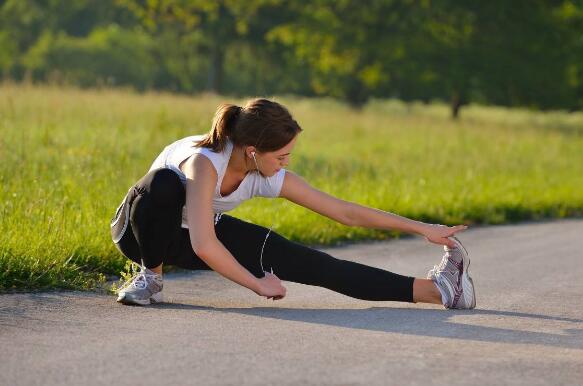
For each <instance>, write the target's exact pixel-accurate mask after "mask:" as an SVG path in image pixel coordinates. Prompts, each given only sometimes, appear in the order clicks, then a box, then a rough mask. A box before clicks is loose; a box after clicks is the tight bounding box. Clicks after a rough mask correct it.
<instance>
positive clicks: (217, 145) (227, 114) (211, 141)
mask: <svg viewBox="0 0 583 386" xmlns="http://www.w3.org/2000/svg"><path fill="white" fill-rule="evenodd" d="M240 112H241V108H240V107H239V106H235V105H231V104H222V105H220V106H219V108H218V109H217V111H216V113H215V116H214V118H213V125H212V127H211V131H210V132H209V133H208V134H207V135H206V136H205V137H204V138H203V139H202V140H201V141H200V142H198V143H197V144H196V146H198V147H207V148H210V149H212V150H213V151H214V152H217V153H218V152H221V151H223V149H224V148H225V144H226V143H227V138H228V137H229V134H230V133H231V132H232V131H233V127H234V126H235V123H236V120H237V117H238V115H239V113H240Z"/></svg>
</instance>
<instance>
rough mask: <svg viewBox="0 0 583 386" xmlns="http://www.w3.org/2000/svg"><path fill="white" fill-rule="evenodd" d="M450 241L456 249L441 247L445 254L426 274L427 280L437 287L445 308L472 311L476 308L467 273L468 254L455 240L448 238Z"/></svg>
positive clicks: (471, 285) (470, 280) (474, 295)
mask: <svg viewBox="0 0 583 386" xmlns="http://www.w3.org/2000/svg"><path fill="white" fill-rule="evenodd" d="M450 240H452V241H453V242H454V243H455V244H456V247H455V248H449V247H448V246H444V247H443V249H444V250H445V254H444V255H443V258H442V259H441V262H440V263H439V265H436V266H434V267H433V269H432V270H430V271H429V272H428V273H427V278H428V279H431V280H433V282H434V283H435V285H436V286H437V289H438V290H439V292H440V293H441V300H442V302H443V305H444V306H445V308H456V309H472V308H474V307H476V293H475V291H474V282H473V280H472V278H471V277H470V275H469V273H468V268H469V266H470V259H469V257H468V252H467V251H466V249H465V248H464V246H463V245H462V243H461V242H460V241H459V240H458V239H457V238H455V237H450Z"/></svg>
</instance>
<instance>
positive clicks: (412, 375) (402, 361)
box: [0, 220, 583, 385]
mask: <svg viewBox="0 0 583 386" xmlns="http://www.w3.org/2000/svg"><path fill="white" fill-rule="evenodd" d="M582 230H583V220H568V221H558V222H548V223H536V224H523V225H512V226H500V227H484V228H476V229H470V230H468V231H466V232H464V233H463V234H461V239H462V241H464V243H465V244H466V246H467V248H468V250H469V252H470V258H471V259H472V267H471V268H472V269H471V272H472V276H473V277H474V282H475V284H476V290H477V296H478V308H477V309H476V310H474V311H448V310H444V309H441V308H440V307H438V306H433V305H414V304H405V303H391V302H368V301H361V300H355V299H351V298H349V297H346V296H344V295H340V294H336V293H334V292H332V291H329V290H326V289H322V288H317V287H310V286H304V285H301V284H296V283H286V286H287V288H288V296H287V297H286V298H285V299H284V300H281V301H278V302H273V301H269V300H266V299H263V298H260V297H258V296H256V295H255V294H253V293H252V292H250V291H249V290H247V289H245V288H242V287H239V286H237V285H236V284H233V283H231V282H228V281H227V280H225V279H222V278H221V277H219V276H218V275H217V274H215V273H213V272H194V273H186V274H174V275H168V276H167V277H166V281H165V292H166V293H167V297H168V298H169V300H170V302H169V303H167V304H161V305H157V306H154V307H149V308H142V307H129V306H122V305H119V304H117V303H115V301H114V298H112V297H110V296H106V295H103V294H95V293H80V292H59V293H43V294H14V295H3V296H0V345H1V347H2V350H0V384H2V385H34V384H39V385H81V384H82V385H93V384H95V385H97V384H111V385H113V384H115V385H130V384H131V385H136V384H141V385H142V384H144V385H162V384H171V383H173V384H199V385H214V384H225V385H228V384H233V385H255V384H261V385H274V384H278V385H288V384H289V385H296V384H317V385H328V384H332V385H371V384H376V385H386V384H399V385H428V384H448V385H467V384H470V383H471V384H477V385H482V384H484V385H485V384H506V385H508V384H516V385H551V384H552V385H561V384H565V385H567V384H571V385H573V384H581V382H582V380H583V252H582V251H583V232H582ZM325 251H326V252H328V253H331V254H332V255H335V256H337V257H341V258H346V259H354V260H357V261H361V262H364V263H367V264H371V265H374V266H378V267H381V268H385V269H389V270H392V271H394V272H399V273H404V274H410V275H417V276H423V275H424V274H425V272H426V271H427V269H428V268H430V267H431V266H433V264H435V263H437V262H438V261H439V260H440V257H441V251H440V250H439V247H438V246H434V245H432V244H429V243H427V242H425V241H424V240H422V239H420V238H411V239H403V240H398V241H391V242H376V243H367V244H359V245H352V246H348V247H342V248H330V249H326V250H325Z"/></svg>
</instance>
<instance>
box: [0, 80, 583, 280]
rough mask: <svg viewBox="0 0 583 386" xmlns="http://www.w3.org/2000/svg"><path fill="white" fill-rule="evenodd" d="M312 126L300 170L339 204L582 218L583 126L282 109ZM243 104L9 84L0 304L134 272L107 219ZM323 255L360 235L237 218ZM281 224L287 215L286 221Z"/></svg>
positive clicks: (282, 205) (1, 124)
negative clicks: (170, 159) (173, 150)
mask: <svg viewBox="0 0 583 386" xmlns="http://www.w3.org/2000/svg"><path fill="white" fill-rule="evenodd" d="M277 99H278V100H279V101H281V102H283V103H284V104H286V105H287V106H288V107H289V108H290V110H291V111H292V113H293V114H294V115H295V117H296V119H297V120H298V121H299V122H300V124H301V125H302V127H303V128H304V132H303V133H302V134H301V136H300V139H299V141H298V142H297V145H296V148H295V151H294V154H293V155H292V161H291V164H290V166H289V169H290V170H293V171H295V172H297V173H299V174H300V175H302V176H304V177H305V178H306V179H307V180H308V181H310V182H311V183H312V184H313V185H314V186H316V187H317V188H320V189H322V190H324V191H326V192H329V193H331V194H333V195H336V196H338V197H340V198H343V199H346V200H350V201H355V202H359V203H362V204H365V205H369V206H373V207H377V208H380V209H383V210H387V211H391V212H394V213H398V214H401V215H404V216H407V217H411V218H414V219H419V220H423V221H428V222H435V223H443V224H457V223H469V224H476V223H488V224H500V223H507V222H513V221H520V220H527V219H542V218H557V217H567V216H578V215H581V214H582V213H583V194H581V192H583V114H581V113H577V114H567V113H564V112H552V113H540V112H531V111H528V110H519V109H504V108H497V107H480V106H469V107H467V108H465V109H463V110H462V117H461V119H460V120H459V121H452V120H451V119H450V118H449V110H448V107H447V106H445V105H441V104H430V105H422V104H403V103H401V102H399V101H373V102H370V103H369V104H368V105H367V106H366V107H365V108H364V109H363V110H361V111H354V110H350V109H348V108H347V107H346V106H344V105H343V104H340V103H337V102H334V101H332V100H329V99H298V98H294V97H280V98H277ZM223 101H230V102H243V101H242V100H239V101H237V100H234V99H232V98H226V97H218V96H214V95H201V96H198V97H185V96H176V95H170V94H157V93H148V94H142V95H140V94H135V93H132V92H129V91H123V90H92V91H81V90H76V89H61V88H56V87H33V86H16V85H10V84H5V85H2V86H0V134H1V135H0V160H1V162H0V186H1V187H2V188H1V190H0V291H9V290H31V289H40V288H77V289H83V288H95V287H96V286H98V285H99V284H100V283H102V282H103V281H104V277H105V276H104V275H112V274H119V272H120V271H121V270H123V269H124V264H125V259H124V258H123V257H122V256H121V255H120V254H119V252H118V251H117V250H116V249H115V247H114V245H113V244H112V242H111V239H110V235H109V221H110V219H111V217H112V215H113V213H114V211H115V208H116V207H117V205H118V204H119V202H120V201H121V199H122V197H123V196H124V194H125V193H126V192H127V189H128V188H129V186H130V185H132V184H133V183H134V182H135V181H136V180H137V179H138V178H140V177H141V176H142V175H143V174H144V173H145V172H146V171H147V169H148V168H149V166H150V164H151V162H152V161H153V160H154V158H155V157H156V156H157V155H158V153H159V151H160V150H161V149H162V148H163V147H164V146H165V145H166V144H168V143H170V142H171V141H173V140H175V139H178V138H180V137H183V136H186V135H191V134H199V133H204V132H206V131H207V130H208V129H209V126H210V121H211V118H212V116H213V113H214V110H215V108H216V106H217V105H218V104H219V103H221V102H223ZM231 213H232V214H233V215H235V216H238V217H241V218H243V219H245V220H249V221H252V222H255V223H258V224H261V225H264V226H270V225H271V224H272V222H273V220H275V230H276V231H277V232H279V233H281V234H283V235H284V236H286V237H289V238H292V239H294V240H297V241H301V242H305V243H309V244H318V245H326V244H332V243H336V242H339V241H350V240H361V239H369V238H374V239H383V238H387V237H392V236H395V235H396V234H395V233H394V232H388V231H381V230H371V229H364V228H349V227H345V226H342V225H340V224H337V223H334V222H333V221H331V220H328V219H326V218H324V217H321V216H319V215H316V214H314V213H311V212H309V211H307V210H305V209H303V208H300V207H298V206H296V205H294V204H291V203H289V202H285V201H283V200H280V199H277V200H271V201H269V200H266V199H255V200H251V201H248V202H246V203H244V204H243V205H242V206H241V207H239V208H237V209H236V210H235V211H233V212H231ZM275 213H277V216H275Z"/></svg>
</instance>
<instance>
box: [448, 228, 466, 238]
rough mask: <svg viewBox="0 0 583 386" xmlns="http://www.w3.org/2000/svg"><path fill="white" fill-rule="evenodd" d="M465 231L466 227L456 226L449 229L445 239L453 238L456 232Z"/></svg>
mask: <svg viewBox="0 0 583 386" xmlns="http://www.w3.org/2000/svg"><path fill="white" fill-rule="evenodd" d="M466 229H468V226H467V225H456V226H453V227H450V228H449V234H448V235H447V237H449V236H453V235H455V234H456V233H458V232H462V231H465V230H466Z"/></svg>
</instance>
